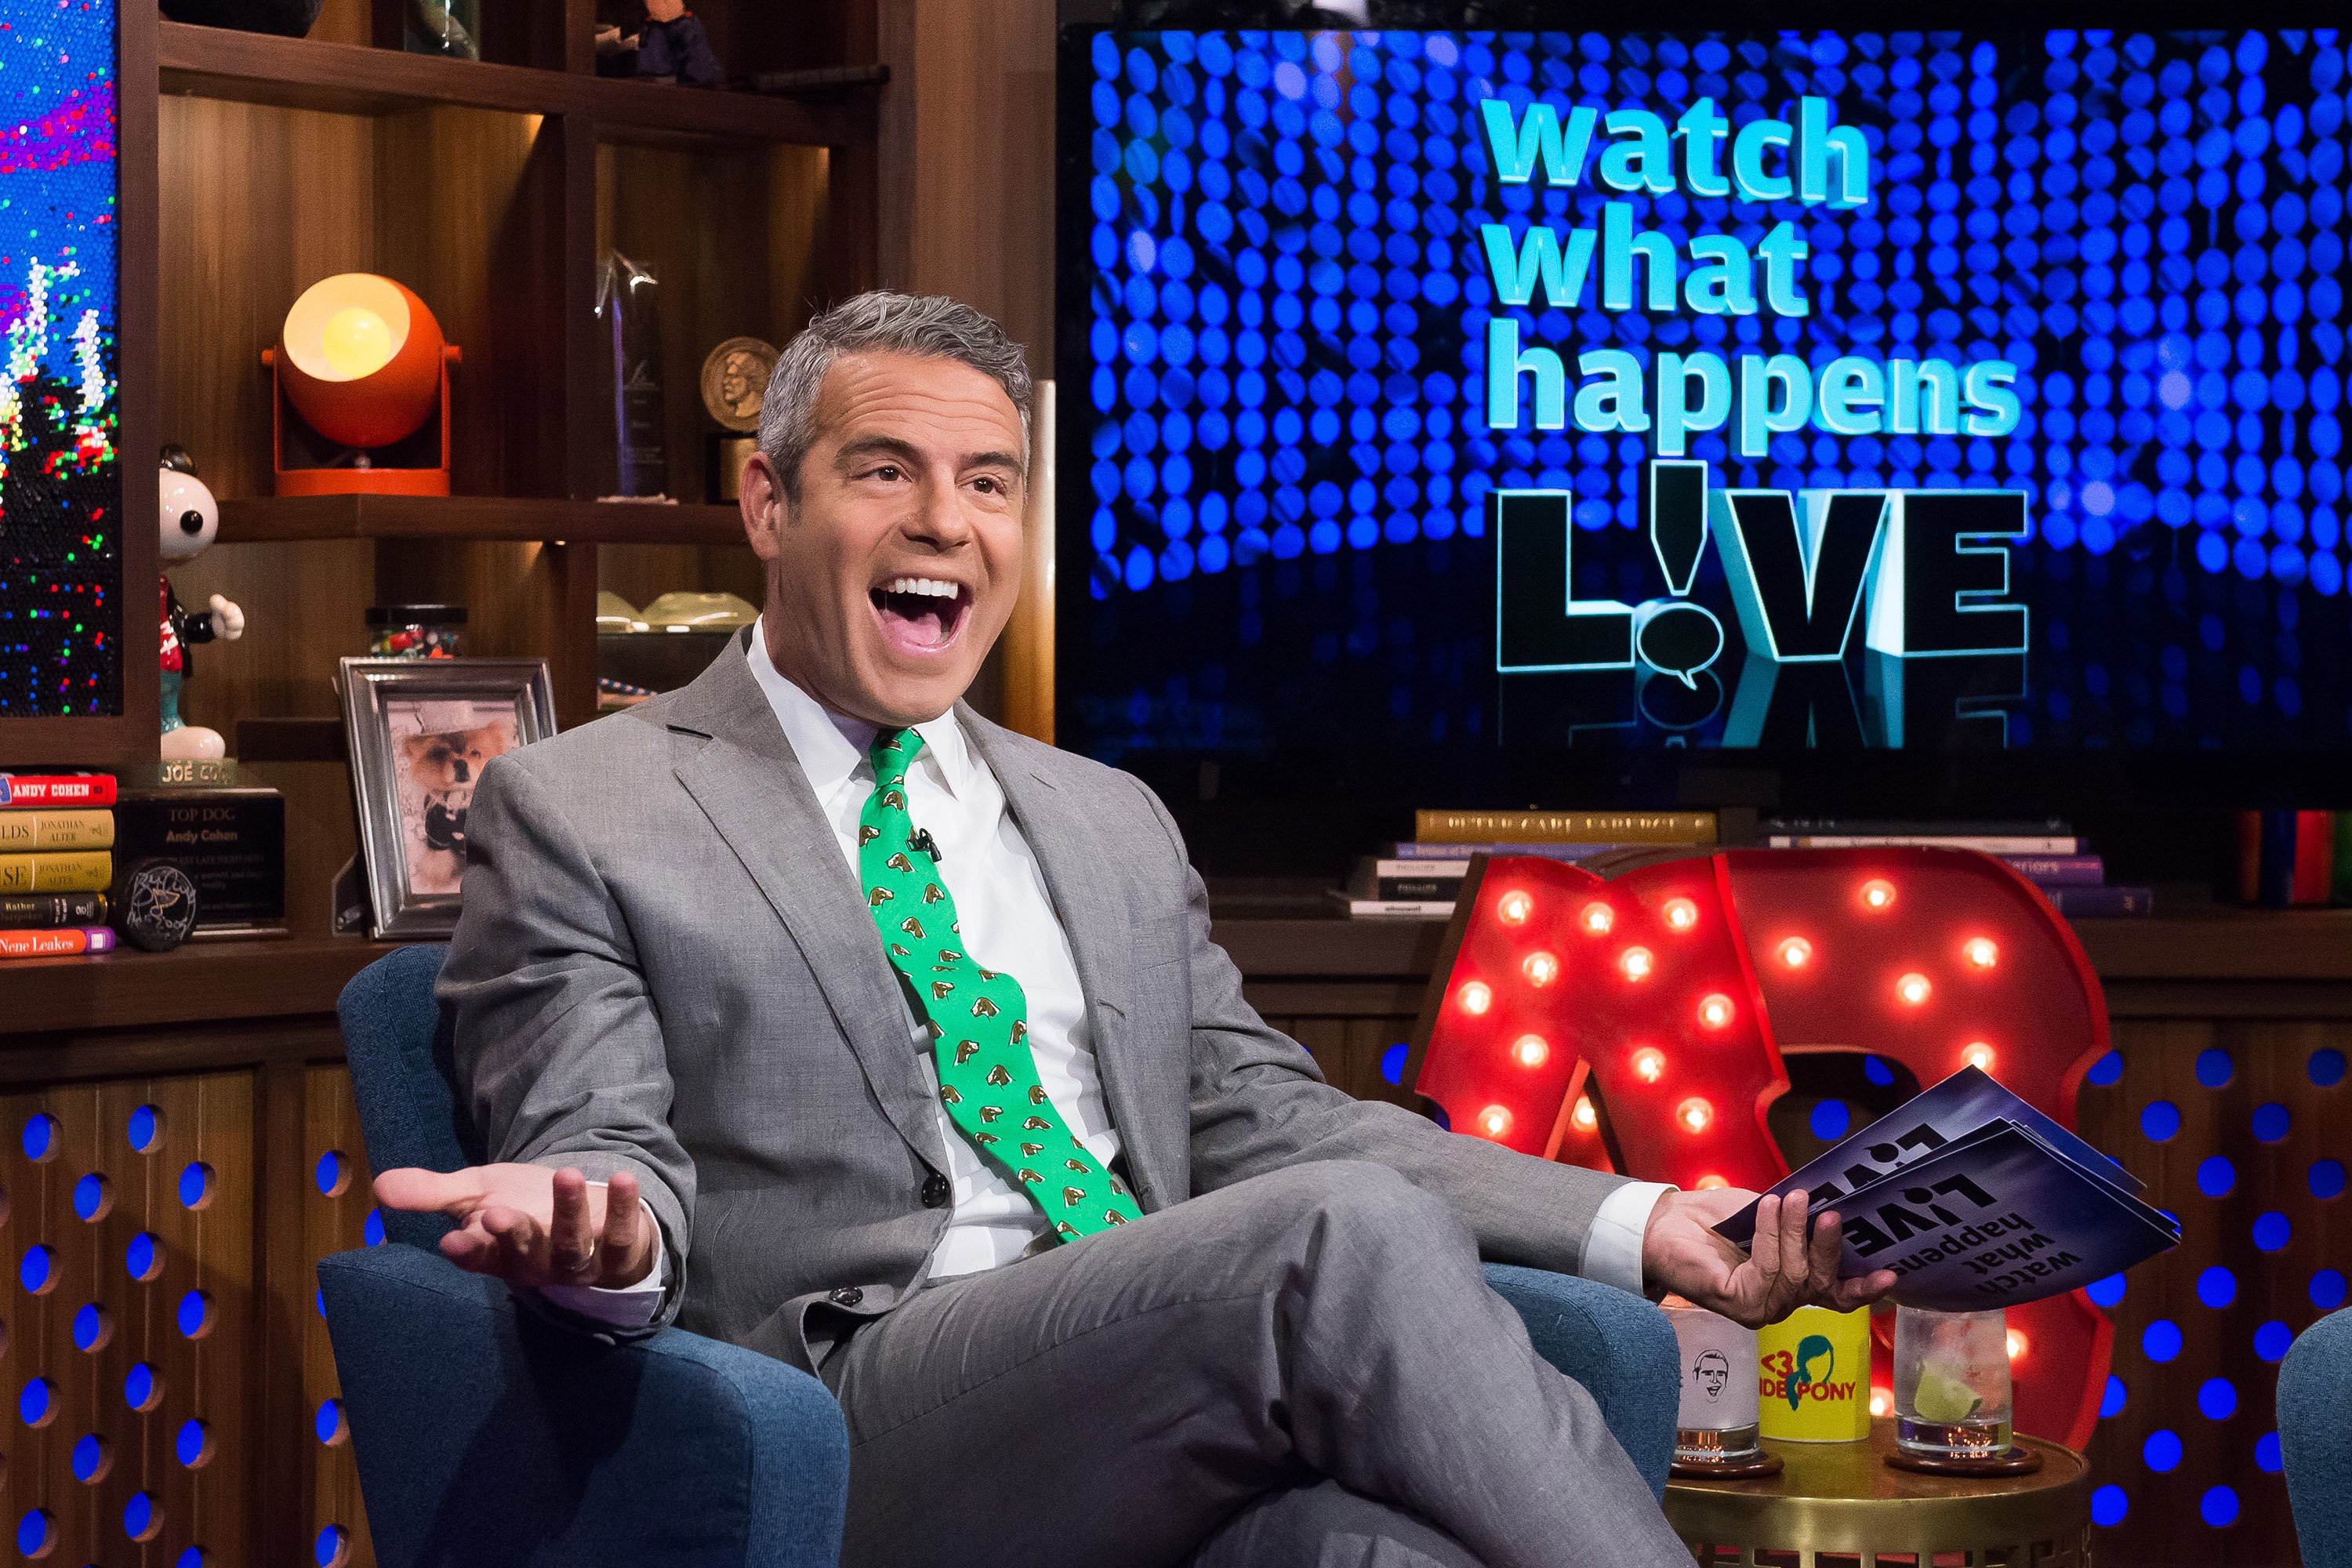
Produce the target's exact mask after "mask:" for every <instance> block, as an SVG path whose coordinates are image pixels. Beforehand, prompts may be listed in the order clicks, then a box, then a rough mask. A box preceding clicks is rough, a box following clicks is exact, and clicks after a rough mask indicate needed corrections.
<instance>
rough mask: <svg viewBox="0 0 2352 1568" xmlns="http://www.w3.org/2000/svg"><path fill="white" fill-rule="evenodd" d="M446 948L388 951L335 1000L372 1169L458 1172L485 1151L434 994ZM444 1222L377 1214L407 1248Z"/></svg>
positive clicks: (443, 1231) (431, 1237) (429, 1241)
mask: <svg viewBox="0 0 2352 1568" xmlns="http://www.w3.org/2000/svg"><path fill="white" fill-rule="evenodd" d="M446 952H447V950H446V948H445V947H443V946H442V944H440V943H439V942H425V943H419V944H417V945H415V946H413V947H404V948H400V949H397V950H396V951H394V952H389V953H386V954H385V955H384V956H383V957H382V958H380V959H377V960H376V961H375V962H374V963H371V964H369V965H368V966H367V967H366V968H365V969H362V970H361V971H360V972H359V973H358V974H356V975H354V976H353V977H352V983H351V984H348V985H346V986H344V987H343V994H342V996H341V999H340V1000H338V1001H337V1002H336V1004H335V1014H336V1016H337V1017H339V1018H341V1020H342V1025H343V1051H344V1055H345V1057H346V1058H347V1059H348V1060H349V1062H350V1064H351V1069H352V1094H353V1095H354V1096H355V1097H356V1098H357V1099H358V1100H359V1108H360V1133H361V1136H362V1137H363V1138H364V1139H365V1140H366V1141H367V1155H368V1168H369V1169H370V1170H371V1171H390V1170H394V1169H396V1168H399V1167H402V1166H409V1165H414V1166H418V1167H421V1168H422V1169H425V1170H427V1171H457V1170H463V1169H464V1168H465V1167H466V1166H467V1165H478V1164H480V1163H482V1162H483V1160H484V1159H485V1158H486V1156H485V1155H484V1154H483V1152H482V1149H481V1145H480V1142H479V1140H478V1139H477V1138H476V1137H475V1136H474V1134H473V1130H472V1128H471V1127H470V1126H469V1125H467V1120H466V1117H465V1114H464V1112H463V1111H462V1110H460V1109H459V1107H458V1104H457V1072H456V1068H455V1064H454V1063H453V1061H452V1059H451V1057H450V1029H449V1020H448V1018H447V1017H446V1016H443V1014H442V1011H441V1008H440V1005H439V1004H438V1003H436V1001H435V1000H434V998H433V985H434V983H435V982H436V980H438V979H439V978H440V975H441V960H442V957H443V955H444V954H445V953H446ZM450 1229H451V1224H450V1222H449V1221H448V1220H446V1219H444V1218H442V1217H441V1216H440V1215H429V1214H401V1213H397V1212H395V1211H394V1210H390V1209H387V1210H385V1211H384V1215H383V1233H384V1235H386V1236H387V1237H391V1238H392V1239H393V1240H394V1241H400V1242H405V1243H407V1244H408V1245H409V1246H411V1247H427V1248H430V1247H433V1246H434V1244H435V1243H436V1242H438V1241H439V1240H440V1239H441V1237H444V1236H446V1235H447V1234H448V1232H449V1230H450Z"/></svg>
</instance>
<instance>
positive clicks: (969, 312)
mask: <svg viewBox="0 0 2352 1568" xmlns="http://www.w3.org/2000/svg"><path fill="white" fill-rule="evenodd" d="M857 353H896V354H914V355H918V356H920V357H922V358H926V359H948V360H954V361H956V362H957V363H961V364H968V365H970V366H971V368H972V369H974V370H976V371H978V372H980V373H981V374H982V375H984V376H986V377H988V378H989V379H990V380H991V381H993V382H994V383H996V384H997V385H999V386H1001V387H1003V389H1004V395H1005V396H1007V397H1009V398H1011V399H1012V400H1013V407H1014V408H1015V409H1017V410H1019V412H1020V415H1021V467H1022V469H1023V471H1024V473H1025V472H1026V471H1027V469H1028V467H1029V405H1030V388H1029V364H1028V361H1027V360H1026V359H1025V358H1024V355H1023V353H1022V351H1021V345H1020V344H1019V343H1016V342H1013V340H1012V339H1011V338H1008V337H1006V336H1005V335H1004V329H1003V327H1000V326H998V325H997V324H996V323H995V322H994V321H991V320H989V318H988V317H986V316H984V315H982V314H981V313H980V312H979V311H978V310H973V309H972V308H971V306H970V305H967V304H965V303H964V302H963V301H962V300H950V299H948V298H947V297H946V296H944V295H940V294H893V293H890V292H889V291H887V290H886V289H875V290H873V291H872V292H870V293H866V294H860V295H858V296H857V297H856V299H854V300H843V301H842V302H841V303H840V304H838V305H835V307H834V308H833V309H831V310H826V311H824V312H822V313H820V314H819V315H817V316H816V317H815V318H814V319H813V320H812V321H810V322H809V324H808V326H807V328H806V329H805V330H803V331H802V333H801V335H800V336H798V337H796V338H794V339H793V341H792V342H790V343H788V344H786V345H785V347H784V352H783V353H782V355H781V356H779V357H778V359H777V360H776V368H775V371H774V373H773V374H771V375H770V376H769V377H768V394H767V398H766V400H765V401H764V402H763V403H761V405H760V450H761V452H762V453H764V454H766V456H767V458H768V461H769V462H771V463H772V464H774V465H775V468H776V474H777V477H778V478H779V479H781V480H782V484H783V487H784V493H785V494H786V495H787V496H790V497H793V498H794V499H795V500H797V499H798V498H799V495H800V489H801V462H802V459H803V458H806V457H807V456H808V451H809V447H811V446H813V445H814V443H815V441H816V435H817V431H816V396H817V391H818V389H819V388H820V387H822V386H823V385H824V376H825V372H827V371H829V370H831V369H832V368H833V362H834V361H835V360H837V359H839V358H841V356H842V355H844V354H857Z"/></svg>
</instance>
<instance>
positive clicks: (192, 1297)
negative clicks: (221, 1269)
mask: <svg viewBox="0 0 2352 1568" xmlns="http://www.w3.org/2000/svg"><path fill="white" fill-rule="evenodd" d="M218 1316H219V1314H218V1313H217V1312H216V1311H215V1309H214V1307H213V1299H212V1298H211V1297H210V1296H207V1295H206V1294H205V1292H203V1291H202V1290H191V1291H189V1292H188V1293H187V1294H186V1295H184V1296H183V1297H181V1298H180V1310H179V1315H178V1321H179V1325H180V1332H181V1334H182V1335H184V1337H186V1338H188V1339H192V1340H200V1339H203V1338H204V1337H205V1335H206V1334H208V1333H210V1332H212V1331H213V1323H214V1321H215V1319H216V1318H217V1317H218Z"/></svg>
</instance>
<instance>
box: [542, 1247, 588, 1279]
mask: <svg viewBox="0 0 2352 1568" xmlns="http://www.w3.org/2000/svg"><path fill="white" fill-rule="evenodd" d="M551 1261H552V1262H553V1263H554V1265H555V1269H556V1272H557V1273H559V1274H569V1275H572V1276H573V1277H574V1278H577V1277H578V1276H580V1275H583V1274H593V1273H594V1272H595V1271H596V1243H595V1242H593V1241H591V1242H590V1243H589V1244H588V1250H587V1251H585V1252H583V1253H582V1254H581V1255H580V1257H579V1259H578V1260H577V1261H576V1262H574V1261H566V1260H565V1259H563V1258H553V1259H551Z"/></svg>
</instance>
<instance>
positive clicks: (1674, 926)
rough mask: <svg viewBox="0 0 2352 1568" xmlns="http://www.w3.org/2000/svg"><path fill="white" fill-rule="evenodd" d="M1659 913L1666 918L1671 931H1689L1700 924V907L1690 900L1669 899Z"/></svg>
mask: <svg viewBox="0 0 2352 1568" xmlns="http://www.w3.org/2000/svg"><path fill="white" fill-rule="evenodd" d="M1658 913H1659V914H1661V915H1662V916H1664V918H1665V922H1666V926H1667V929H1669V930H1671V931H1688V930H1690V928H1691V927H1693V926H1695V925H1696V924H1698V906H1697V905H1696V904H1695V903H1693V902H1691V900H1688V899H1668V900H1666V901H1665V903H1664V905H1662V906H1661V907H1660V908H1659V910H1658Z"/></svg>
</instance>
